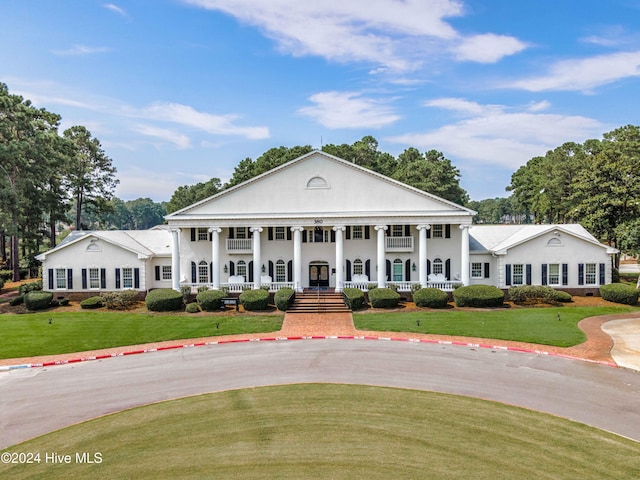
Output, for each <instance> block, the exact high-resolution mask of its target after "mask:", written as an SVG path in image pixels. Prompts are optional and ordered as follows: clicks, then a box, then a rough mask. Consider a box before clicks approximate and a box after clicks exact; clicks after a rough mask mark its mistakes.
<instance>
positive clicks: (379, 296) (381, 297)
mask: <svg viewBox="0 0 640 480" xmlns="http://www.w3.org/2000/svg"><path fill="white" fill-rule="evenodd" d="M369 301H370V302H371V306H372V307H373V308H394V307H397V306H398V302H399V301H400V294H399V293H398V292H395V291H393V290H391V289H390V288H375V289H373V290H369Z"/></svg>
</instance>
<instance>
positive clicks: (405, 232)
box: [404, 225, 411, 237]
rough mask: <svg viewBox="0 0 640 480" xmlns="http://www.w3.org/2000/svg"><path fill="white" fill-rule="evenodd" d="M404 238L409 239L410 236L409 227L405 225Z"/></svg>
mask: <svg viewBox="0 0 640 480" xmlns="http://www.w3.org/2000/svg"><path fill="white" fill-rule="evenodd" d="M404 236H405V237H410V236H411V225H405V226H404Z"/></svg>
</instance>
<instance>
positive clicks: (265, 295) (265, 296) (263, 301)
mask: <svg viewBox="0 0 640 480" xmlns="http://www.w3.org/2000/svg"><path fill="white" fill-rule="evenodd" d="M240 303H241V304H242V306H243V307H244V309H245V310H247V311H255V310H266V309H267V307H268V306H269V292H268V291H266V290H262V289H261V288H260V289H258V290H245V291H244V292H242V293H241V294H240Z"/></svg>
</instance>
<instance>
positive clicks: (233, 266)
mask: <svg viewBox="0 0 640 480" xmlns="http://www.w3.org/2000/svg"><path fill="white" fill-rule="evenodd" d="M235 274H236V264H235V263H233V262H229V275H231V276H232V277H233V276H234V275H235Z"/></svg>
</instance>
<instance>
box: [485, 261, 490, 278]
mask: <svg viewBox="0 0 640 480" xmlns="http://www.w3.org/2000/svg"><path fill="white" fill-rule="evenodd" d="M490 265H491V264H490V263H489V262H487V263H485V264H484V278H489V277H491V270H490V268H491V267H490Z"/></svg>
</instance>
